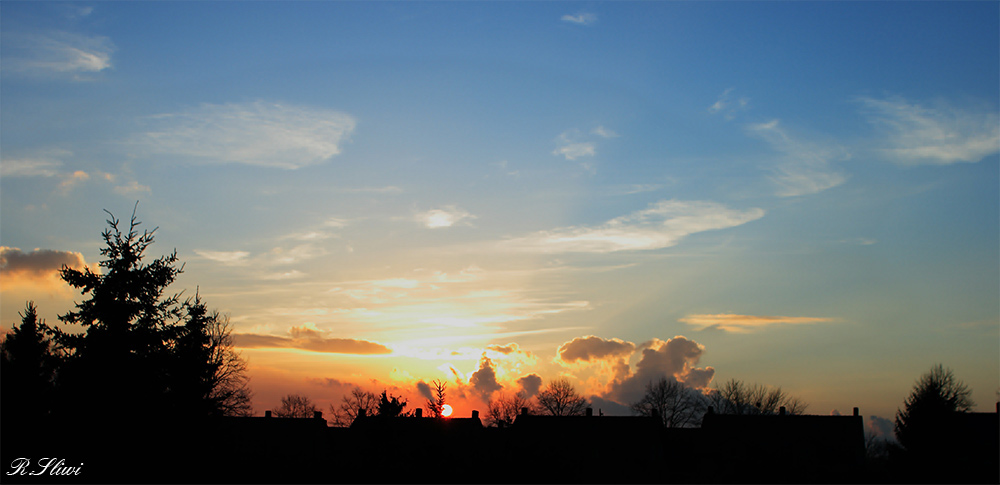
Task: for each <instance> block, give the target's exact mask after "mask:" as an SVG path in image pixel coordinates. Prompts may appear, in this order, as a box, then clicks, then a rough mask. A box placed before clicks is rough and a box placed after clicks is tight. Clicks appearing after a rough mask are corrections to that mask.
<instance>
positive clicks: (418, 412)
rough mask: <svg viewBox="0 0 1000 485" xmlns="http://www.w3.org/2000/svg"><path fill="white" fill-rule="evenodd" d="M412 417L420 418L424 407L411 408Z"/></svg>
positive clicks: (422, 415)
mask: <svg viewBox="0 0 1000 485" xmlns="http://www.w3.org/2000/svg"><path fill="white" fill-rule="evenodd" d="M413 417H415V418H422V417H424V408H417V409H414V410H413Z"/></svg>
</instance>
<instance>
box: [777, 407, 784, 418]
mask: <svg viewBox="0 0 1000 485" xmlns="http://www.w3.org/2000/svg"><path fill="white" fill-rule="evenodd" d="M784 415H785V407H784V406H781V407H780V408H778V416H784Z"/></svg>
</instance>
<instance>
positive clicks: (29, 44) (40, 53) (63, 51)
mask: <svg viewBox="0 0 1000 485" xmlns="http://www.w3.org/2000/svg"><path fill="white" fill-rule="evenodd" d="M3 44H4V48H3V51H4V65H3V71H4V72H5V73H15V74H20V75H27V76H38V77H62V76H68V77H69V78H71V79H73V80H77V81H80V80H87V79H89V78H88V77H87V76H86V75H88V74H93V73H98V72H101V71H104V70H107V69H110V68H111V67H112V62H111V54H112V53H113V52H114V51H115V45H114V43H112V42H111V39H109V38H107V37H104V36H97V35H85V34H79V33H74V32H64V31H47V32H30V33H28V32H11V33H5V34H4V35H3Z"/></svg>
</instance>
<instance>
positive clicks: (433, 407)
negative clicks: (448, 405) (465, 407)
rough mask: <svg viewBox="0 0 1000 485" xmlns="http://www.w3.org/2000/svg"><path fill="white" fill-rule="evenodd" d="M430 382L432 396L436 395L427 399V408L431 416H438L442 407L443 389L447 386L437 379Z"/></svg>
mask: <svg viewBox="0 0 1000 485" xmlns="http://www.w3.org/2000/svg"><path fill="white" fill-rule="evenodd" d="M431 384H432V385H433V386H434V396H436V398H435V399H428V400H427V410H428V413H429V414H430V415H431V417H434V418H440V417H441V412H442V410H443V409H444V402H445V401H444V390H445V388H447V387H448V386H447V384H445V383H444V382H442V381H440V380H437V379H435V380H434V382H431Z"/></svg>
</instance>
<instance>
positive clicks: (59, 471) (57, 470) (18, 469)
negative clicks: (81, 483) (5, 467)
mask: <svg viewBox="0 0 1000 485" xmlns="http://www.w3.org/2000/svg"><path fill="white" fill-rule="evenodd" d="M36 465H37V466H36V467H34V469H32V468H33V467H32V466H31V459H30V458H18V459H16V460H14V461H12V462H11V463H10V467H11V468H12V470H11V471H9V472H7V474H8V475H34V476H37V475H53V476H60V475H79V474H80V470H81V469H82V468H83V463H80V465H78V466H66V460H65V459H63V458H41V459H39V460H38V463H37V464H36Z"/></svg>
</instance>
